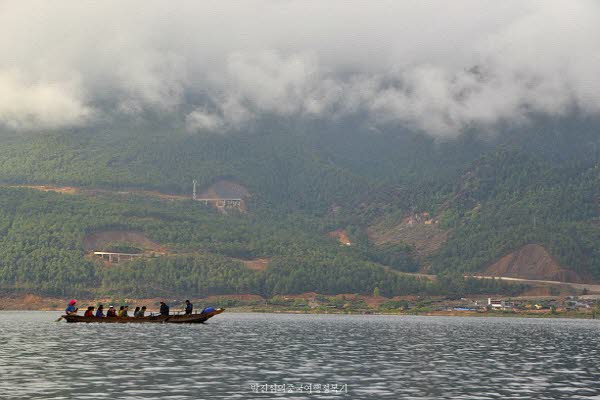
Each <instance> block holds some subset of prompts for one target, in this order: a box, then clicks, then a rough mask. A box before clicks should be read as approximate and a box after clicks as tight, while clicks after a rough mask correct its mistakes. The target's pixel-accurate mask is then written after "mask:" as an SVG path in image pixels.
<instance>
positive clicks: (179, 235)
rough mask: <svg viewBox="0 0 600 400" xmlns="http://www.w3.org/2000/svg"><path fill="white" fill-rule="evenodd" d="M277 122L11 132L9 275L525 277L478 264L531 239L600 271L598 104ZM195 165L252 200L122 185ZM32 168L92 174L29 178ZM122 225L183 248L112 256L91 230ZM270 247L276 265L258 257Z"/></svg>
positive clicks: (2, 176) (218, 288)
mask: <svg viewBox="0 0 600 400" xmlns="http://www.w3.org/2000/svg"><path fill="white" fill-rule="evenodd" d="M265 126H269V128H268V129H263V130H261V129H256V130H255V131H252V132H244V133H230V134H194V135H190V134H187V133H184V132H183V131H182V130H180V129H178V128H177V127H171V126H168V125H164V126H163V125H161V124H158V123H119V124H115V125H114V126H112V127H111V128H110V129H103V130H100V129H95V130H81V131H77V130H74V131H70V132H44V133H39V132H38V133H35V134H34V133H29V134H11V133H10V132H4V133H3V134H2V137H1V138H0V140H1V144H2V146H1V147H0V183H2V185H3V186H2V188H0V249H1V250H2V251H1V252H0V288H1V290H2V291H3V292H6V293H10V292H15V291H26V292H36V293H42V294H61V295H63V294H64V295H66V294H69V293H74V292H76V293H92V292H94V293H96V294H98V293H102V294H116V293H118V294H129V295H136V296H151V295H153V294H157V295H158V294H161V295H162V294H182V293H189V294H191V295H192V294H193V295H207V294H220V293H255V294H262V295H266V296H268V295H273V294H282V293H299V292H306V291H316V292H320V293H371V292H372V291H373V290H374V289H375V288H378V289H379V291H380V293H382V294H384V295H387V296H392V295H400V294H434V293H439V294H457V293H465V292H471V293H492V292H511V293H514V292H515V291H518V289H519V288H518V287H517V288H515V287H508V286H506V285H500V284H498V283H497V282H493V281H491V282H482V281H474V280H466V281H465V280H464V279H463V278H462V275H464V274H472V273H475V272H485V270H486V269H487V268H488V267H489V266H490V265H492V264H493V263H494V262H496V261H497V260H499V259H500V258H501V257H503V256H505V255H507V254H509V253H511V252H512V251H515V250H518V249H520V248H522V247H523V246H526V245H528V244H537V245H540V246H542V247H543V248H544V249H545V250H546V251H547V252H548V254H549V257H550V258H552V259H553V260H554V261H555V262H556V264H557V265H559V266H560V268H562V269H564V270H568V271H571V272H572V273H573V274H574V275H572V276H575V277H576V278H575V279H578V280H582V281H592V280H596V281H599V280H600V240H599V239H600V223H599V208H598V206H599V204H598V200H599V197H598V196H599V194H600V193H599V192H598V191H599V189H598V188H599V183H600V169H599V166H598V165H599V157H598V154H599V152H600V130H599V128H600V122H599V121H597V120H594V119H584V118H581V117H578V116H572V117H570V118H561V119H554V120H551V119H548V118H542V117H539V118H537V119H533V122H531V123H530V124H527V125H521V126H518V127H514V126H506V127H499V128H498V129H497V130H495V131H494V132H483V133H482V132H475V131H473V132H466V133H463V134H461V135H459V136H458V137H455V138H447V139H440V138H437V139H436V138H432V137H431V136H428V135H426V134H424V133H421V132H412V131H408V130H398V129H397V128H396V129H391V128H390V129H380V130H376V131H375V130H371V129H368V128H362V127H361V126H362V125H360V124H359V123H356V124H354V123H350V122H346V123H339V124H335V125H334V124H317V123H303V124H298V123H295V124H294V123H292V122H290V123H289V124H287V123H285V122H279V123H269V124H265ZM194 179H195V180H197V181H198V185H199V190H200V191H202V190H204V189H206V188H208V187H209V186H210V185H211V184H213V183H215V182H218V181H226V182H232V183H235V184H236V185H241V186H243V187H244V188H245V189H246V190H247V191H248V193H249V194H248V195H247V196H246V197H245V199H244V201H245V203H246V209H247V211H246V212H238V211H234V210H230V211H228V212H227V213H226V214H224V213H220V212H218V211H217V210H215V209H213V208H212V207H210V206H209V205H205V204H203V203H199V202H194V201H192V200H191V199H190V200H168V199H164V198H157V197H151V196H148V195H146V194H144V193H143V192H132V193H130V194H127V195H124V194H119V193H118V192H120V191H121V192H122V191H125V190H128V191H132V190H153V191H158V192H161V193H164V194H178V195H185V196H189V197H190V198H191V190H192V180H194ZM23 185H54V186H72V187H75V188H78V189H85V190H83V191H81V192H77V193H75V194H58V193H54V192H43V191H40V190H36V189H30V188H24V187H15V186H23ZM136 193H137V194H136ZM106 231H127V232H137V233H139V234H141V235H144V236H145V237H146V238H148V240H151V241H153V242H155V243H158V244H159V245H160V246H162V247H163V248H164V249H166V250H165V254H164V255H161V256H159V257H154V258H139V259H136V260H133V261H130V262H125V263H120V264H118V265H106V263H103V262H101V261H99V260H98V259H97V258H95V257H94V256H92V255H90V249H86V248H85V246H84V242H85V239H86V237H88V236H89V235H92V234H94V233H96V232H106ZM332 232H343V234H344V235H346V236H347V237H348V240H349V242H350V245H342V244H340V243H339V242H338V240H337V239H336V238H337V236H336V235H332ZM112 245H113V247H111V248H113V249H114V248H131V246H132V244H131V243H129V244H127V243H116V244H115V243H113V244H112ZM115 246H116V247H115ZM118 246H121V247H118ZM122 246H125V247H122ZM96 250H103V249H96ZM104 250H106V249H104ZM256 259H264V260H268V262H266V265H267V267H266V268H263V269H260V270H256V269H252V268H248V265H249V263H251V262H252V260H256ZM395 271H406V272H417V271H427V272H432V273H437V274H440V279H438V281H437V282H431V281H428V280H426V279H418V278H414V277H411V276H408V275H402V274H398V273H397V272H395ZM449 282H451V283H449Z"/></svg>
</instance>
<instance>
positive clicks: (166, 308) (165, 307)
mask: <svg viewBox="0 0 600 400" xmlns="http://www.w3.org/2000/svg"><path fill="white" fill-rule="evenodd" d="M160 315H169V306H168V305H166V304H165V303H164V302H162V301H161V302H160Z"/></svg>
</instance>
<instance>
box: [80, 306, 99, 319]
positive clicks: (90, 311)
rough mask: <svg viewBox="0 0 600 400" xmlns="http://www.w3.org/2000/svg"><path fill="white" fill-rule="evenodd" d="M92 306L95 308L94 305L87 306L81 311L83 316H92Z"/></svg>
mask: <svg viewBox="0 0 600 400" xmlns="http://www.w3.org/2000/svg"><path fill="white" fill-rule="evenodd" d="M94 308H96V307H92V306H89V307H88V308H87V310H85V312H84V313H83V316H84V317H93V316H94Z"/></svg>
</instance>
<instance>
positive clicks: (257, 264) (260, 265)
mask: <svg viewBox="0 0 600 400" xmlns="http://www.w3.org/2000/svg"><path fill="white" fill-rule="evenodd" d="M239 261H241V262H242V263H243V264H244V265H245V266H246V267H247V268H248V269H251V270H252V271H264V270H266V269H267V267H268V266H269V261H270V260H269V259H268V258H256V259H254V260H239Z"/></svg>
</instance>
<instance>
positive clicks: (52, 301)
mask: <svg viewBox="0 0 600 400" xmlns="http://www.w3.org/2000/svg"><path fill="white" fill-rule="evenodd" d="M316 296H318V298H319V299H318V301H316V300H315V294H312V293H311V294H304V295H294V296H292V295H290V296H275V297H273V298H270V299H265V298H263V297H261V296H258V295H222V296H209V297H205V298H194V297H191V298H190V301H191V302H192V303H193V304H194V310H195V311H200V310H202V309H203V308H205V307H208V306H213V307H220V308H225V309H226V310H227V311H228V312H235V313H270V314H315V315H329V314H336V315H398V316H409V315H417V316H443V317H472V318H486V317H487V318H503V317H514V318H573V319H600V309H599V308H598V307H596V306H595V307H588V308H579V309H568V308H567V307H560V306H558V307H557V306H552V307H548V308H545V309H532V308H523V307H521V308H520V309H510V310H495V309H491V308H489V307H488V308H485V307H484V308H481V307H480V308H478V309H469V310H461V309H455V308H459V307H461V306H459V305H457V304H455V303H456V301H454V302H453V301H450V300H447V299H440V298H434V297H429V298H412V297H414V296H410V297H411V298H409V296H406V297H407V298H406V299H404V300H392V299H387V298H383V297H373V296H361V295H336V296H329V297H327V296H320V295H316ZM513 299H514V298H513ZM160 301H165V302H166V303H167V304H169V306H170V308H171V312H172V313H175V312H178V311H182V309H183V306H184V301H185V299H183V298H182V299H173V298H145V299H135V298H125V297H123V298H115V297H110V298H109V297H102V298H94V299H79V300H78V306H79V310H80V314H83V311H84V310H85V309H86V308H87V306H97V305H99V304H103V305H104V307H105V309H107V308H108V306H109V305H113V306H115V307H116V308H118V307H119V306H120V305H128V306H129V308H130V310H133V308H135V307H136V306H143V305H145V306H147V308H148V312H149V313H150V312H158V309H159V302H160ZM528 301H529V302H530V303H543V302H544V301H546V302H549V301H550V300H549V299H538V300H533V299H529V300H528ZM553 301H557V300H556V299H555V300H553ZM67 302H68V299H67V298H58V297H42V296H38V295H33V294H27V295H5V296H0V311H51V312H56V313H57V314H59V313H62V312H63V311H64V309H65V307H66V304H67ZM391 303H394V304H393V306H392V304H391ZM400 303H401V304H402V305H399V304H400ZM409 303H411V304H412V305H411V306H410V307H408V308H406V305H407V304H409Z"/></svg>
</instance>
